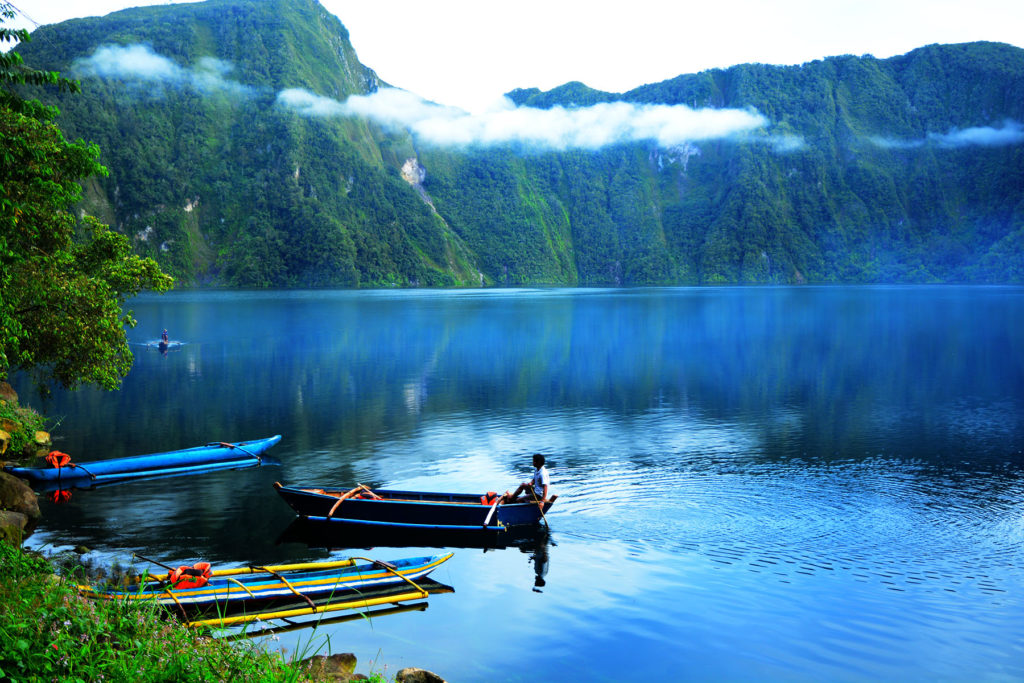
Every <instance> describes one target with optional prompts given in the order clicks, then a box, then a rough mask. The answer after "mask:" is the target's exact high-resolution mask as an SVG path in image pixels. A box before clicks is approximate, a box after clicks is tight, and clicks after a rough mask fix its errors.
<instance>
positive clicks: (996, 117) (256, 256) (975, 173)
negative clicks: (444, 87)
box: [17, 0, 1024, 287]
mask: <svg viewBox="0 0 1024 683" xmlns="http://www.w3.org/2000/svg"><path fill="white" fill-rule="evenodd" d="M343 19H344V17H342V20H343ZM32 35H33V40H32V41H31V42H30V43H27V44H23V45H21V46H19V47H18V48H17V49H18V50H19V51H20V52H21V53H22V55H23V56H24V58H25V60H26V62H27V63H29V64H31V65H33V66H35V67H37V68H45V69H50V70H60V71H62V72H64V73H65V75H69V76H73V77H75V78H78V79H80V80H81V83H82V88H83V91H84V92H83V93H82V94H79V95H72V96H47V97H44V98H43V99H44V100H47V101H50V102H53V103H55V104H57V105H58V106H59V107H60V110H61V116H60V118H59V119H58V122H59V124H60V125H61V127H62V128H63V129H64V130H65V132H66V133H67V135H68V137H69V138H79V137H81V138H84V139H86V140H89V141H92V142H95V143H97V144H98V145H99V146H100V148H101V150H102V161H103V163H104V164H105V165H106V166H107V168H108V169H109V171H110V175H109V177H107V178H102V179H94V180H90V181H89V183H88V186H87V188H86V190H87V192H86V195H87V199H86V201H85V206H84V207H83V208H84V209H85V210H86V211H88V212H89V213H93V214H94V215H96V216H98V217H99V218H101V219H102V220H104V221H105V222H108V223H109V224H111V225H112V226H113V227H115V228H116V229H117V230H119V231H122V232H124V233H126V234H128V235H131V236H132V237H133V238H134V243H135V245H136V248H137V250H138V251H139V252H140V253H142V254H144V255H147V256H152V257H154V258H156V259H157V260H158V261H159V262H160V263H161V265H162V266H163V267H164V268H165V270H168V271H169V272H171V273H173V274H174V275H175V276H177V277H178V278H179V279H180V280H181V281H182V282H184V283H191V284H225V285H234V286H255V287H270V286H274V287H311V286H383V285H398V286H464V285H480V284H501V285H515V284H568V285H577V284H579V285H603V284H614V285H620V284H622V285H626V284H710V283H755V282H762V283H798V282H1024V50H1021V49H1019V48H1015V47H1012V46H1009V45H1003V44H996V43H971V44H962V45H932V46H927V47H923V48H920V49H918V50H914V51H912V52H910V53H908V54H906V55H903V56H899V57H893V58H890V59H885V60H879V59H875V58H873V57H871V56H862V57H854V56H840V57H833V58H828V59H824V60H819V61H815V62H810V63H806V64H803V65H798V66H768V65H762V64H746V65H739V66H733V67H729V68H724V69H714V70H710V71H705V72H701V73H698V74H687V75H681V76H678V77H676V78H674V79H671V80H668V81H664V82H661V83H654V84H648V85H644V86H641V87H638V88H636V89H634V90H631V91H629V92H625V93H606V92H601V91H597V90H593V89H590V88H588V87H587V86H586V85H584V84H582V83H567V84H565V85H563V86H560V87H558V88H555V89H553V90H551V91H547V92H541V91H539V90H536V89H520V90H515V91H513V92H511V93H509V94H508V103H507V107H506V108H504V109H501V110H497V111H492V112H487V113H484V114H469V113H466V112H463V111H461V110H458V109H455V108H452V107H445V106H442V105H438V104H435V103H431V102H426V101H424V100H422V99H421V98H419V97H417V96H416V95H415V94H413V93H409V92H406V91H403V90H400V89H397V88H394V87H391V85H389V84H387V83H384V82H382V81H381V80H380V79H379V78H378V77H377V75H376V74H375V73H374V71H373V70H372V68H369V67H367V66H364V65H363V64H361V63H360V62H359V60H358V58H357V56H356V54H355V52H354V51H353V49H352V46H351V44H350V42H349V39H348V33H347V31H346V29H345V27H344V26H343V25H342V23H341V21H340V20H339V19H338V18H336V17H334V16H333V15H331V14H330V13H328V12H327V11H326V10H325V9H324V8H323V7H321V6H320V5H319V4H318V3H317V2H315V1H314V0H208V1H207V2H203V3H198V4H181V5H171V6H153V7H144V8H136V9H131V10H125V11H121V12H117V13H114V14H110V15H108V16H106V17H100V18H89V19H76V20H72V21H68V22H64V23H61V24H57V25H53V26H46V27H42V28H40V29H38V30H37V31H36V32H35V33H33V34H32ZM416 49H417V52H418V56H417V57H416V58H418V59H429V45H428V44H425V45H423V46H417V48H416Z"/></svg>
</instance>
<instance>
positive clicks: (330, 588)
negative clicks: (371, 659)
mask: <svg viewBox="0 0 1024 683" xmlns="http://www.w3.org/2000/svg"><path fill="white" fill-rule="evenodd" d="M452 555H453V553H448V554H447V555H441V556H430V557H412V558H404V559H400V560H394V561H393V562H384V561H381V560H374V559H371V558H367V557H350V558H346V559H344V560H338V561H330V562H309V563H301V564H284V565H274V566H263V567H238V568H231V569H218V570H214V569H212V568H211V567H210V566H209V564H208V563H198V564H196V565H194V566H193V567H178V568H177V569H174V568H171V567H167V569H168V570H169V571H168V572H167V573H164V574H154V575H148V576H145V577H144V578H143V579H142V580H141V583H140V585H139V586H138V587H137V588H135V589H122V588H96V587H93V586H84V585H83V586H79V587H78V588H79V591H80V592H81V593H82V594H83V595H85V596H87V597H90V598H95V599H104V600H126V601H129V602H139V601H152V602H156V603H159V604H162V605H165V606H168V607H177V608H178V609H179V610H180V611H181V613H182V615H183V616H184V617H185V621H186V622H187V623H188V624H189V625H192V626H231V625H234V624H238V623H242V622H248V621H254V620H257V619H259V620H263V621H267V620H270V619H286V618H290V617H295V616H301V615H305V614H318V613H325V612H334V611H338V610H343V609H364V608H367V607H372V606H375V605H384V604H389V603H390V604H398V603H401V602H406V601H409V600H418V599H424V598H426V597H427V595H428V592H427V591H426V590H424V589H423V588H422V587H421V586H420V585H418V584H417V583H416V581H417V580H419V579H422V578H424V577H426V576H427V575H428V574H429V573H430V572H432V571H433V570H434V569H436V568H437V567H438V566H440V565H441V564H443V563H444V562H446V561H448V560H449V559H450V558H451V557H452ZM360 562H361V563H360ZM381 591H384V592H385V593H384V594H380V595H377V594H375V592H376V593H380V592H381ZM314 599H319V600H320V602H319V603H317V602H315V600H314ZM296 601H304V602H305V605H303V606H301V607H286V608H285V607H282V603H295V602H296ZM211 610H216V612H217V613H218V616H217V617H209V618H208V617H207V616H206V615H208V614H209V612H210V611H211ZM197 617H199V618H197Z"/></svg>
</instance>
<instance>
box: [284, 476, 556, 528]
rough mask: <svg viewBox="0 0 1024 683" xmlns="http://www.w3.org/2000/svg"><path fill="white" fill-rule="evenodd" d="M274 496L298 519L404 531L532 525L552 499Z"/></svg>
mask: <svg viewBox="0 0 1024 683" xmlns="http://www.w3.org/2000/svg"><path fill="white" fill-rule="evenodd" d="M274 488H275V489H276V490H277V493H278V495H280V496H281V498H283V499H284V501H285V502H286V503H288V505H290V506H291V507H292V509H293V510H295V512H297V513H298V514H299V515H300V516H301V517H305V518H307V519H311V520H316V521H328V520H329V521H337V522H343V523H347V524H352V525H360V526H378V527H390V528H408V529H446V530H465V531H472V530H481V529H487V528H495V527H496V528H499V529H504V528H507V527H513V526H526V525H531V524H538V523H539V522H540V521H541V519H545V521H546V518H545V517H544V514H545V513H546V512H547V511H548V510H550V509H551V506H552V505H553V504H554V502H555V499H556V498H557V497H558V496H551V498H549V499H548V500H547V501H546V502H545V503H543V505H541V504H539V503H533V502H528V503H506V504H502V503H501V502H500V496H497V497H494V496H491V495H490V494H479V493H426V492H418V491H396V490H389V489H373V490H372V491H371V490H370V489H369V488H367V487H365V486H362V485H360V486H358V487H356V488H354V489H352V490H350V491H346V490H344V489H338V488H333V487H327V486H284V485H283V484H281V483H280V482H274Z"/></svg>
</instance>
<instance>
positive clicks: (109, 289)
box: [0, 4, 173, 391]
mask: <svg viewBox="0 0 1024 683" xmlns="http://www.w3.org/2000/svg"><path fill="white" fill-rule="evenodd" d="M13 16H14V14H13V12H12V10H11V7H10V6H9V5H7V4H0V17H2V18H0V21H3V20H9V19H11V18H12V17H13ZM28 39H29V36H28V33H27V31H24V30H12V29H8V28H3V27H0V41H3V42H16V41H25V40H28ZM41 85H49V86H55V87H57V88H59V89H61V90H65V91H69V92H77V91H79V86H78V83H77V82H75V81H71V80H68V79H66V78H62V77H61V76H60V75H59V74H58V73H56V72H45V71H38V70H35V69H31V68H29V67H27V66H25V65H24V64H23V62H22V60H21V57H20V56H19V55H18V54H17V53H15V52H8V53H6V54H2V55H0V380H4V379H7V377H8V375H9V373H10V372H12V371H15V370H20V371H24V372H27V373H29V374H30V375H31V376H32V377H33V378H34V379H35V380H36V382H37V384H38V385H39V387H40V389H41V390H42V391H46V389H47V386H48V384H49V383H50V382H56V383H58V384H60V385H61V386H63V387H66V388H69V389H73V388H76V387H77V386H79V385H82V384H95V385H98V386H100V387H103V388H105V389H116V388H117V387H118V386H119V385H120V381H121V378H122V377H124V376H125V375H127V374H128V371H129V370H130V369H131V364H132V354H131V351H130V350H129V348H128V339H127V335H126V333H125V329H124V326H125V325H127V326H129V327H131V326H134V325H135V320H134V318H133V317H132V315H131V312H130V311H128V312H125V311H124V303H125V301H126V300H127V299H128V298H129V297H131V296H133V295H135V294H137V293H139V292H140V291H142V290H146V289H149V290H154V291H160V292H163V291H167V290H168V289H170V288H171V286H172V285H173V280H172V279H171V278H170V277H169V276H168V275H166V274H164V273H163V272H161V270H160V268H159V267H158V266H157V264H156V262H155V261H153V260H152V259H144V258H140V257H138V256H136V255H134V254H132V251H131V243H130V241H129V240H128V238H126V237H125V236H124V235H120V234H118V233H116V232H113V231H111V230H110V229H109V228H108V227H107V226H106V225H103V224H102V223H100V222H99V221H97V220H96V219H95V218H93V217H91V216H87V215H82V216H81V218H80V219H79V218H76V216H75V213H74V212H73V210H74V207H75V205H76V204H77V203H78V201H79V200H80V199H81V198H82V186H81V185H80V184H79V180H81V179H84V178H88V177H89V176H93V175H105V174H106V169H105V168H104V167H103V166H102V165H101V164H100V163H99V161H98V159H99V148H98V147H97V146H96V145H91V144H87V143H85V142H83V141H81V140H78V141H76V142H73V143H72V142H68V141H67V140H66V139H65V138H64V134H63V133H62V132H61V130H60V129H59V128H58V127H57V126H56V125H55V124H54V122H53V120H54V117H55V116H56V115H57V113H58V112H57V109H56V107H48V106H45V105H43V104H41V103H40V102H38V101H36V100H25V99H23V98H22V97H21V96H20V94H19V90H18V88H20V87H24V86H41Z"/></svg>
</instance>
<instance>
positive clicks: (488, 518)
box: [484, 496, 504, 529]
mask: <svg viewBox="0 0 1024 683" xmlns="http://www.w3.org/2000/svg"><path fill="white" fill-rule="evenodd" d="M502 498H504V496H498V497H497V498H495V499H494V505H492V506H491V509H490V510H488V511H487V516H486V517H484V528H485V529H486V528H487V525H488V524H490V523H491V515H493V514H494V511H495V510H497V509H498V503H500V502H501V499H502Z"/></svg>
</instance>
